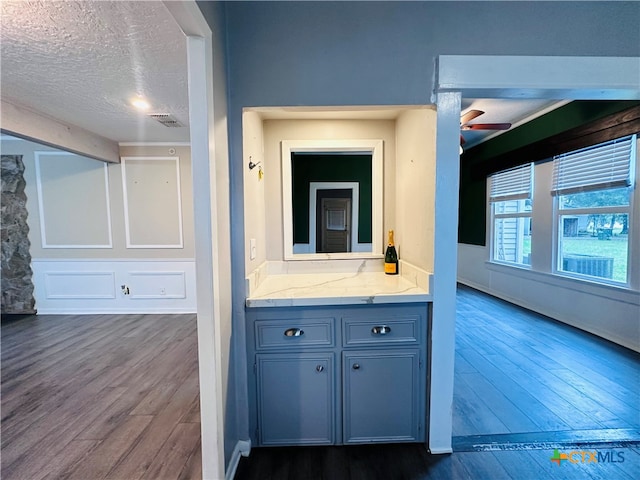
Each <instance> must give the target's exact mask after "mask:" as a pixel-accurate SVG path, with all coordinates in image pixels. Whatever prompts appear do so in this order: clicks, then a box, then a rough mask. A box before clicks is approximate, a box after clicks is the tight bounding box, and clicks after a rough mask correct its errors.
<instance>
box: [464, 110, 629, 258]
mask: <svg viewBox="0 0 640 480" xmlns="http://www.w3.org/2000/svg"><path fill="white" fill-rule="evenodd" d="M639 104H640V102H638V101H637V100H628V101H627V100H624V101H622V100H620V101H618V100H597V101H593V100H589V101H587V100H578V101H573V102H571V103H568V104H567V105H564V106H562V107H560V108H557V109H556V110H553V111H551V112H549V113H547V114H546V115H543V116H541V117H538V118H536V119H534V120H532V121H531V122H528V123H526V124H524V125H521V126H520V127H517V128H514V129H513V130H509V131H508V132H505V133H503V134H502V135H500V136H499V137H496V138H494V139H492V140H489V141H487V142H484V143H481V144H480V145H477V146H475V147H473V148H470V149H469V150H467V151H465V153H464V154H463V155H462V157H461V158H460V198H459V200H460V205H459V217H458V241H459V242H460V243H466V244H471V245H483V246H484V245H485V242H486V213H487V208H486V194H487V192H486V175H487V174H490V173H494V172H498V171H500V170H504V169H506V168H510V167H513V166H515V165H518V164H520V165H521V164H524V163H527V162H531V161H540V160H541V159H538V158H524V157H523V158H509V155H508V154H509V152H514V157H518V156H519V154H518V153H516V152H515V151H516V150H520V149H522V148H523V147H526V146H527V145H531V144H534V143H536V142H544V141H545V140H546V139H550V138H551V137H555V136H557V135H560V134H562V133H563V132H567V131H569V130H572V129H575V128H578V127H581V126H584V125H587V124H589V123H592V122H595V121H597V120H600V119H603V118H605V117H607V116H609V115H613V114H616V113H619V112H622V111H624V110H627V109H630V108H633V107H636V106H638V105H639ZM505 158H509V160H508V161H509V163H508V164H507V163H505ZM498 160H499V161H498ZM478 172H483V175H478Z"/></svg>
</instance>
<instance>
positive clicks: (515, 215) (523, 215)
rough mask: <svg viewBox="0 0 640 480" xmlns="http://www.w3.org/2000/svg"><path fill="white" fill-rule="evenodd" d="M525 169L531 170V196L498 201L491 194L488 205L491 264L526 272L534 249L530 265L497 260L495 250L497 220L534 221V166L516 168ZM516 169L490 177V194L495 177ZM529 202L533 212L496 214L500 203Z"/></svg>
mask: <svg viewBox="0 0 640 480" xmlns="http://www.w3.org/2000/svg"><path fill="white" fill-rule="evenodd" d="M524 167H528V168H529V169H530V179H529V192H528V193H529V195H528V197H526V198H521V196H518V195H516V197H517V198H513V196H510V195H506V196H504V199H502V200H498V199H492V197H491V193H489V198H488V203H489V210H490V214H489V218H490V228H489V229H488V230H489V262H490V263H494V264H498V265H504V266H509V267H515V268H522V269H526V270H531V257H532V256H533V249H532V250H531V252H530V257H529V263H528V264H526V263H519V262H515V261H510V260H501V259H499V258H497V255H496V248H495V241H496V220H499V219H509V218H515V219H526V218H528V219H529V222H531V221H532V218H533V208H534V205H533V201H534V199H533V191H534V188H533V186H534V164H533V163H531V162H528V163H525V164H523V165H519V166H518V167H515V168H524ZM515 168H514V169H515ZM514 169H508V170H504V171H501V172H495V173H493V174H492V175H489V176H488V177H487V179H488V187H489V188H488V192H491V190H492V189H491V185H492V178H493V177H494V176H495V175H498V174H500V173H503V172H508V171H509V170H514ZM526 200H529V201H530V202H531V210H530V211H528V212H527V211H518V212H509V213H500V212H496V207H497V205H498V204H499V203H502V202H508V201H526ZM531 238H533V234H531Z"/></svg>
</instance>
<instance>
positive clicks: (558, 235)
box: [551, 134, 639, 288]
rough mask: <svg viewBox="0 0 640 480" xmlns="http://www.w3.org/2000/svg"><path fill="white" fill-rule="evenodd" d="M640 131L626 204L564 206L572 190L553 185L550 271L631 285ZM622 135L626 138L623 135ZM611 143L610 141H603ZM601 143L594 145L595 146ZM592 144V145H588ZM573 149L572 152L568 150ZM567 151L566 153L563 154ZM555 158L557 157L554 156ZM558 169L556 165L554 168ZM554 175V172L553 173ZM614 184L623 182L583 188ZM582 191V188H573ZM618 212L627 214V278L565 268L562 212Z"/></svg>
mask: <svg viewBox="0 0 640 480" xmlns="http://www.w3.org/2000/svg"><path fill="white" fill-rule="evenodd" d="M638 136H639V134H634V135H632V136H631V137H632V138H631V148H630V158H629V173H628V175H629V185H628V186H627V188H628V189H629V201H628V202H627V205H615V206H604V207H598V206H594V207H580V208H561V207H560V202H561V199H562V197H563V196H564V195H571V194H572V193H570V192H567V193H560V192H554V190H553V189H554V187H555V185H554V186H553V187H552V191H551V195H552V196H553V213H552V215H553V218H552V222H553V225H552V228H553V230H552V242H553V244H552V267H551V273H553V274H554V275H558V276H561V277H565V278H571V279H575V280H582V281H589V282H593V283H597V284H602V285H611V286H616V287H624V288H632V284H631V283H632V277H631V275H632V271H631V270H632V268H631V265H632V257H633V245H634V243H633V242H634V240H635V238H634V235H633V231H634V229H635V225H634V223H635V222H634V213H635V212H634V210H635V208H634V206H635V203H636V199H635V195H636V192H635V190H636V184H637V181H636V172H635V163H636V162H637V158H636V155H637V147H638V145H637V142H638ZM621 138H626V136H625V137H621ZM603 143H609V142H603ZM597 145H598V144H596V145H593V147H596V146H597ZM586 148H590V147H586ZM569 153H570V152H569ZM563 155H565V154H563ZM554 161H555V157H554ZM554 171H555V168H554ZM554 175H555V173H554ZM615 188H620V186H616V185H611V186H608V185H603V188H586V189H585V190H584V191H585V192H586V191H589V192H604V191H607V190H612V189H615ZM574 193H579V192H574ZM617 214H626V215H627V268H626V278H625V281H624V282H622V281H619V280H614V279H608V278H604V277H599V276H595V275H588V274H583V273H577V272H570V271H566V270H563V269H562V268H561V267H562V262H563V256H562V240H563V237H564V234H563V232H564V228H563V225H562V218H563V216H578V215H617Z"/></svg>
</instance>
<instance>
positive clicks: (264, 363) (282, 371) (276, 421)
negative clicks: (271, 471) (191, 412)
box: [256, 353, 335, 445]
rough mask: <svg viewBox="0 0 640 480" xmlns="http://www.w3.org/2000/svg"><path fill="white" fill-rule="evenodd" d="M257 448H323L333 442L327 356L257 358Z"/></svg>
mask: <svg viewBox="0 0 640 480" xmlns="http://www.w3.org/2000/svg"><path fill="white" fill-rule="evenodd" d="M256 373H257V380H258V438H259V442H260V444H261V445H329V444H333V443H334V441H335V435H334V430H335V429H334V422H335V388H334V366H333V354H332V353H318V354H307V353H301V354H275V353H270V354H257V355H256Z"/></svg>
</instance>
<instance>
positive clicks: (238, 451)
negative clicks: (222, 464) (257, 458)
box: [224, 440, 251, 480]
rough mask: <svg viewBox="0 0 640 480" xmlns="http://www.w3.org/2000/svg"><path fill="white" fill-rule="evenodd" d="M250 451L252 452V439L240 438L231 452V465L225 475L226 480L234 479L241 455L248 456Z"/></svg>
mask: <svg viewBox="0 0 640 480" xmlns="http://www.w3.org/2000/svg"><path fill="white" fill-rule="evenodd" d="M249 453H251V441H250V440H238V443H236V446H235V447H234V448H233V452H232V453H231V459H230V460H229V466H228V467H227V472H226V473H225V476H224V478H225V480H233V477H235V475H236V470H237V469H238V464H239V463H240V457H248V456H249Z"/></svg>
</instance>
